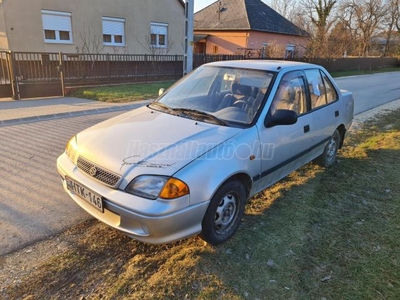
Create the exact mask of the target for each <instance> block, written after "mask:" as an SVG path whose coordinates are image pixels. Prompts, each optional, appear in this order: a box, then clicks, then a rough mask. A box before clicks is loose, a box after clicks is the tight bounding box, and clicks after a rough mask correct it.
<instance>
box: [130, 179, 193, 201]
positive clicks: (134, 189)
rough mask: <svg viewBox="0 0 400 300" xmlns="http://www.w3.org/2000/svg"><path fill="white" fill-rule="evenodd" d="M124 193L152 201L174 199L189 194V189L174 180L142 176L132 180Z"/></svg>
mask: <svg viewBox="0 0 400 300" xmlns="http://www.w3.org/2000/svg"><path fill="white" fill-rule="evenodd" d="M125 192H127V193H130V194H133V195H136V196H139V197H144V198H148V199H152V200H155V199H157V198H162V199H175V198H179V197H182V196H185V195H187V194H189V187H188V186H187V185H186V183H184V182H183V181H181V180H179V179H176V178H172V177H165V176H153V175H142V176H139V177H136V178H135V179H133V180H132V181H131V183H129V185H128V186H127V187H126V189H125Z"/></svg>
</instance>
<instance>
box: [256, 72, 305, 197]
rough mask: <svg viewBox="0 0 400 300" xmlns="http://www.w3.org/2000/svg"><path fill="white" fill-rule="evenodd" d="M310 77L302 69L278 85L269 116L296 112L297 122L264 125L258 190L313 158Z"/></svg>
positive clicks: (262, 127)
mask: <svg viewBox="0 0 400 300" xmlns="http://www.w3.org/2000/svg"><path fill="white" fill-rule="evenodd" d="M308 107H309V104H308V103H307V92H306V80H305V75H304V73H303V72H301V71H295V72H290V73H287V74H285V75H284V76H283V77H282V79H281V81H280V83H279V86H278V89H277V91H276V93H275V96H274V99H273V101H272V104H271V106H270V108H269V112H268V115H267V118H272V117H273V116H274V114H275V112H276V111H277V110H278V109H287V110H292V111H294V112H296V114H297V122H296V123H295V124H292V125H275V126H272V127H266V126H263V125H262V126H260V128H259V136H260V143H261V152H262V157H261V174H260V176H259V178H257V179H258V181H257V183H258V186H257V187H258V190H262V189H264V188H265V187H267V186H269V185H271V184H273V183H274V182H276V181H278V180H279V179H281V178H283V177H285V176H286V175H288V174H289V173H290V172H292V171H293V170H295V169H297V168H299V167H300V166H302V165H303V164H305V163H307V162H308V161H309V160H310V156H309V154H308V152H309V150H310V145H312V142H313V141H312V139H313V132H312V129H313V128H312V127H311V126H310V124H311V119H312V116H311V115H310V114H309V113H308Z"/></svg>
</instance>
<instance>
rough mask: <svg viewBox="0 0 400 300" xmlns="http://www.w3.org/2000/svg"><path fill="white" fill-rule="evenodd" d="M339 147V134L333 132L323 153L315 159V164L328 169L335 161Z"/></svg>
mask: <svg viewBox="0 0 400 300" xmlns="http://www.w3.org/2000/svg"><path fill="white" fill-rule="evenodd" d="M339 145H340V133H339V131H337V130H335V132H334V133H333V135H332V136H331V138H330V139H329V142H328V144H327V145H326V146H325V149H324V152H323V153H322V154H321V155H320V156H319V157H317V158H316V159H315V163H317V164H318V165H320V166H321V167H326V168H327V167H330V166H331V165H333V163H334V162H335V160H336V155H337V151H338V149H339Z"/></svg>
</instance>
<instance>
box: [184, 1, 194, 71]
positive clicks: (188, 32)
mask: <svg viewBox="0 0 400 300" xmlns="http://www.w3.org/2000/svg"><path fill="white" fill-rule="evenodd" d="M193 14H194V0H186V1H185V41H184V47H185V49H184V51H185V52H184V55H183V75H186V74H188V73H189V72H190V71H192V69H193Z"/></svg>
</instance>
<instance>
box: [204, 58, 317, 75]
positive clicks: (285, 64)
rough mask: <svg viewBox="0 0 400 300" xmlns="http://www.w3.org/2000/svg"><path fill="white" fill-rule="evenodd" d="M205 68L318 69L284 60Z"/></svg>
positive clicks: (230, 62)
mask: <svg viewBox="0 0 400 300" xmlns="http://www.w3.org/2000/svg"><path fill="white" fill-rule="evenodd" d="M206 65H207V66H215V67H228V68H243V69H255V70H264V71H274V72H277V71H281V70H283V69H309V68H310V67H311V68H320V66H318V65H314V64H309V63H303V62H297V61H285V60H228V61H218V62H213V63H208V64H206Z"/></svg>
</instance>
